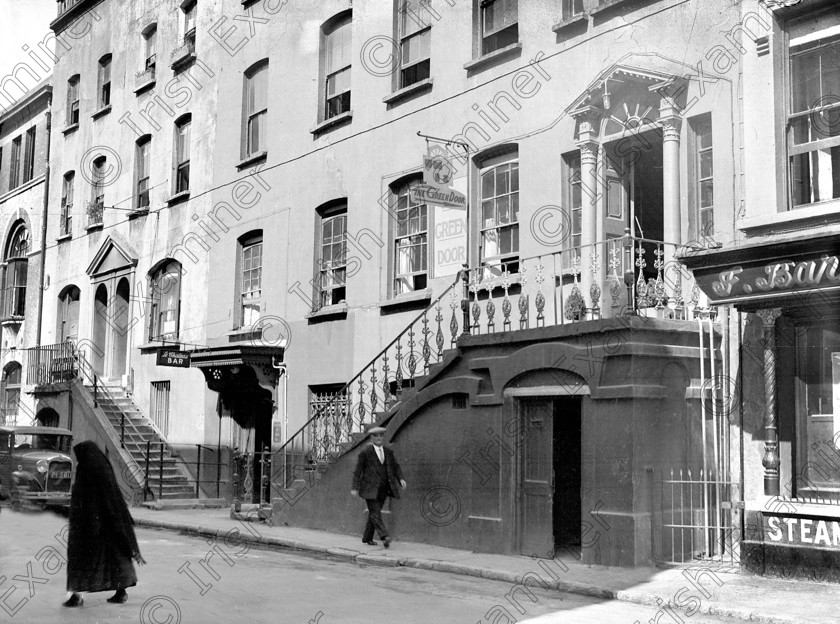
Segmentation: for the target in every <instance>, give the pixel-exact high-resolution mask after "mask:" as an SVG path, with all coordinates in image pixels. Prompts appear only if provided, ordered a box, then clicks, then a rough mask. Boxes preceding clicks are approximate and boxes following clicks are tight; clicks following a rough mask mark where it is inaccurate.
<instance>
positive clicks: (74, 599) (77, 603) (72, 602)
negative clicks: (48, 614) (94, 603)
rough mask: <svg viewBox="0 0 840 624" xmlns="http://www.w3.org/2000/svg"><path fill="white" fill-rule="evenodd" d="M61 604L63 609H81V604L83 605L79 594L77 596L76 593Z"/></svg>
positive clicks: (83, 602)
mask: <svg viewBox="0 0 840 624" xmlns="http://www.w3.org/2000/svg"><path fill="white" fill-rule="evenodd" d="M62 604H63V605H64V606H65V607H81V606H82V605H83V604H85V601H84V600H83V599H82V597H81V596H80V595H79V594H77V593H76V592H73V594H72V595H71V596H70V597H69V598H68V599H67V600H65V601H64V602H63V603H62Z"/></svg>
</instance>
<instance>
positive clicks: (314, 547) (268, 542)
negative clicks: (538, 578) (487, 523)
mask: <svg viewBox="0 0 840 624" xmlns="http://www.w3.org/2000/svg"><path fill="white" fill-rule="evenodd" d="M234 513H235V512H233V511H232V512H231V515H232V517H233V514H234ZM237 516H238V517H236V518H234V519H236V520H238V521H239V522H240V523H241V524H246V523H248V522H252V523H254V524H259V522H255V518H250V517H248V514H242V513H240V514H237ZM134 523H135V524H136V525H138V526H146V527H150V528H157V529H165V530H170V531H178V532H179V533H186V534H189V535H197V536H199V537H210V538H216V539H219V538H223V537H225V536H226V535H227V534H228V533H229V532H230V531H232V530H236V531H239V533H240V535H243V536H244V534H243V531H242V530H241V529H239V528H238V527H231V528H230V529H228V530H220V529H211V528H206V527H202V526H195V525H190V524H183V523H179V522H170V521H166V520H150V519H147V518H135V519H134ZM264 524H266V525H268V526H270V527H273V526H274V523H273V522H272V521H271V519H270V518H269V519H267V520H266V521H265V522H264ZM248 532H249V533H250V536H245V537H246V539H250V540H251V541H252V542H256V543H259V544H261V545H263V546H265V547H268V548H273V549H277V550H292V551H303V552H311V553H317V554H322V555H330V556H332V557H337V558H340V559H345V560H347V561H350V562H353V563H357V562H358V563H366V564H369V565H379V566H385V567H392V568H393V567H408V568H418V569H422V570H433V571H435V572H448V573H450V574H459V575H461V576H476V577H480V578H486V579H489V580H494V581H503V582H505V583H515V584H518V583H519V582H520V581H521V580H522V575H517V574H514V573H512V572H506V571H503V570H501V571H500V570H492V569H489V568H481V567H478V566H472V565H467V564H461V563H455V562H451V561H440V560H437V559H421V558H416V557H406V558H399V557H394V556H391V555H384V554H382V555H372V554H366V553H363V552H360V551H356V550H351V549H347V548H333V547H327V546H321V545H319V544H312V543H308V542H301V541H297V540H293V539H284V538H281V537H267V536H265V535H261V534H260V532H259V531H257V530H254V531H251V530H250V529H248ZM395 544H399V542H395ZM548 585H549V587H550V588H551V589H554V590H556V591H559V592H563V593H567V594H578V595H582V596H590V597H593V598H600V599H603V600H618V601H620V602H630V603H634V604H640V605H644V606H648V607H661V606H663V603H662V600H661V598H660V597H659V596H657V595H655V594H653V593H646V592H643V591H638V590H636V591H634V590H626V589H613V588H609V587H598V586H596V585H589V584H586V583H580V582H575V581H564V580H560V581H556V582H554V583H548ZM535 587H536V585H535ZM657 600H659V601H660V602H657ZM668 605H670V606H672V607H678V606H679V605H676V604H675V603H674V602H673V599H669V600H668ZM698 612H699V613H703V614H704V615H714V616H724V617H729V618H733V619H739V620H743V621H747V622H762V623H763V624H801V618H798V617H796V618H792V617H785V616H779V615H771V614H767V613H760V612H755V611H752V610H750V609H747V608H741V607H727V606H724V605H715V604H708V601H706V604H703V605H701V607H700V609H699V611H698Z"/></svg>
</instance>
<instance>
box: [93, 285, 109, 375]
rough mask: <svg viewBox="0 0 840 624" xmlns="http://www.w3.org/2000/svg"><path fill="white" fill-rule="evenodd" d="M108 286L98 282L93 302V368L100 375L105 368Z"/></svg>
mask: <svg viewBox="0 0 840 624" xmlns="http://www.w3.org/2000/svg"><path fill="white" fill-rule="evenodd" d="M107 329H108V287H107V286H105V284H100V285H99V286H98V287H97V288H96V296H95V297H94V303H93V344H94V345H96V346H97V347H99V348H98V349H94V350H93V354H92V357H93V370H95V371H96V373H97V374H99V375H102V374H103V373H104V370H103V369H104V368H105V348H104V347H105V342H106V340H107V338H108V332H107Z"/></svg>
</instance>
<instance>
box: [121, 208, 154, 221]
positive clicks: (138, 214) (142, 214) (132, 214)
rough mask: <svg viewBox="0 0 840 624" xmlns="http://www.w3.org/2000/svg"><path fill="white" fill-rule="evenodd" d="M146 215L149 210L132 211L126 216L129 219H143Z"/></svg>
mask: <svg viewBox="0 0 840 624" xmlns="http://www.w3.org/2000/svg"><path fill="white" fill-rule="evenodd" d="M147 214H149V209H148V208H139V209H137V210H132V211H131V212H129V213H128V215H126V216H127V217H128V218H129V219H136V218H137V217H145V216H146V215H147Z"/></svg>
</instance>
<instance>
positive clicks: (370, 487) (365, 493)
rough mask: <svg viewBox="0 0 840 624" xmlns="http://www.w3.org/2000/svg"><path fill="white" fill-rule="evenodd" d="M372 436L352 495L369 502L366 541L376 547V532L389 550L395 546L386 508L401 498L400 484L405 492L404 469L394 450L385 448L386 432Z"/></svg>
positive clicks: (361, 456) (355, 473)
mask: <svg viewBox="0 0 840 624" xmlns="http://www.w3.org/2000/svg"><path fill="white" fill-rule="evenodd" d="M368 433H369V434H370V439H371V442H372V443H373V444H372V445H371V446H368V447H366V448H365V449H364V450H363V451H362V452H361V453H359V460H358V461H357V462H356V469H355V470H354V471H353V489H352V490H350V493H351V494H352V495H353V496H355V495H356V494H358V495H359V496H361V497H362V498H364V499H365V502H366V503H367V508H368V519H367V524H366V525H365V532H364V534H363V535H362V542H363V543H365V544H369V545H371V546H375V545H376V542H374V541H373V532H374V530H376V531H378V532H379V536H380V537H381V538H382V545H383V546H385V548H388V547H389V546H390V545H391V538H389V537H388V529H387V528H386V527H385V521H384V520H382V505H384V504H385V499H386V498H388V497H389V496H392V497H394V498H399V497H400V492H399V487H397V485H398V484H399V485H400V486H401V487H402V488H403V489H405V481H403V474H402V469H401V468H400V465H399V464H398V463H397V458H396V457H395V456H394V451H392V450H391V449H389V448H385V447H384V446H383V445H382V443H383V442H384V441H385V429H384V428H383V427H373V428H372V429H370V430H369V431H368Z"/></svg>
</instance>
